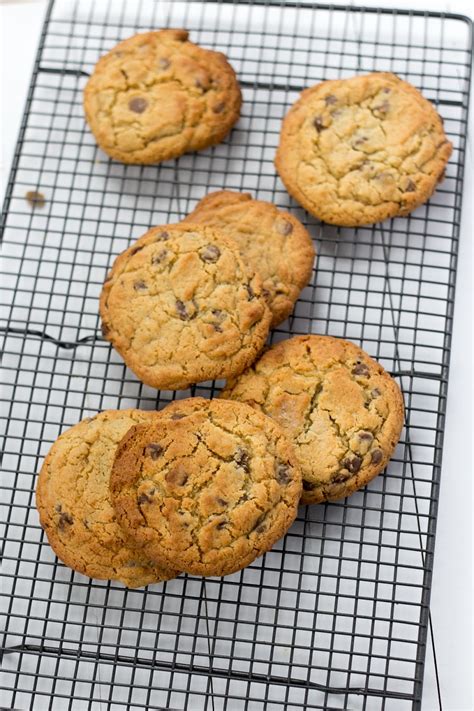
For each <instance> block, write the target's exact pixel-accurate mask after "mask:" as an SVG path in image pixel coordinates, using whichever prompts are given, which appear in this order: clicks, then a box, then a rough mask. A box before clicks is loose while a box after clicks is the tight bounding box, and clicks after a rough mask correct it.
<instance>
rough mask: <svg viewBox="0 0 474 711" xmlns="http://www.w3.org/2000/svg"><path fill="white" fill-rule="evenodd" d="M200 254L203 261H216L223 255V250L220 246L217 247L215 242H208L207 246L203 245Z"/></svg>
mask: <svg viewBox="0 0 474 711" xmlns="http://www.w3.org/2000/svg"><path fill="white" fill-rule="evenodd" d="M199 256H200V257H201V259H202V261H203V262H210V263H212V264H213V263H215V262H217V260H218V259H219V257H220V256H221V250H220V249H219V247H216V245H215V244H208V245H207V246H206V247H203V248H202V249H201V250H200V252H199Z"/></svg>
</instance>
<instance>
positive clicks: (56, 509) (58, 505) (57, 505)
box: [54, 504, 63, 513]
mask: <svg viewBox="0 0 474 711" xmlns="http://www.w3.org/2000/svg"><path fill="white" fill-rule="evenodd" d="M62 508H63V507H62V506H61V504H56V506H55V507H54V510H55V511H57V512H58V513H61V509H62Z"/></svg>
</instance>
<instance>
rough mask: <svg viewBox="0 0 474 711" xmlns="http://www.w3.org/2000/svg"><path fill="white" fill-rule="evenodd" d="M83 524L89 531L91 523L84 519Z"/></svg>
mask: <svg viewBox="0 0 474 711" xmlns="http://www.w3.org/2000/svg"><path fill="white" fill-rule="evenodd" d="M82 523H83V524H84V528H87V530H88V531H89V530H90V529H89V521H88V520H87V519H86V518H83V519H82Z"/></svg>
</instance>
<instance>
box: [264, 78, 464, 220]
mask: <svg viewBox="0 0 474 711" xmlns="http://www.w3.org/2000/svg"><path fill="white" fill-rule="evenodd" d="M451 152H452V145H451V143H450V142H449V141H448V140H447V138H446V135H445V132H444V129H443V122H442V119H441V117H440V116H439V114H438V113H437V111H436V109H435V108H434V106H433V105H432V104H431V103H430V102H429V101H427V100H426V99H425V98H424V97H423V96H422V95H421V94H420V92H419V91H418V90H417V89H415V87H414V86H412V85H411V84H408V83H407V82H405V81H402V80H401V79H399V78H398V77H397V76H395V75H394V74H390V73H385V72H376V73H373V74H367V75H363V76H356V77H353V78H350V79H340V80H334V81H326V82H323V83H321V84H317V85H316V86H314V87H311V88H310V89H306V90H305V91H303V92H302V94H301V97H300V99H299V100H298V101H297V102H296V103H295V104H294V105H293V106H292V108H291V109H290V111H289V112H288V114H287V115H286V117H285V119H284V121H283V125H282V129H281V135H280V145H279V147H278V151H277V154H276V158H275V165H276V168H277V171H278V173H279V174H280V177H281V179H282V181H283V182H284V184H285V187H286V188H287V190H288V192H289V193H290V194H291V195H292V196H293V197H294V198H295V200H297V201H298V202H299V203H300V204H301V205H303V207H304V208H305V209H306V210H308V212H310V213H311V214H312V215H314V216H315V217H318V218H319V219H320V220H322V221H323V222H328V223H331V224H334V225H343V226H344V225H345V226H357V225H365V224H372V223H374V222H380V221H381V220H385V219H387V218H389V217H394V216H396V215H408V214H409V213H410V212H411V211H412V210H414V209H415V208H416V207H418V206H419V205H421V204H422V203H424V202H425V201H426V200H428V198H429V197H430V196H431V195H432V194H433V192H434V190H435V188H436V185H437V183H438V182H439V181H440V180H442V178H443V177H444V169H445V166H446V163H447V161H448V159H449V156H450V155H451Z"/></svg>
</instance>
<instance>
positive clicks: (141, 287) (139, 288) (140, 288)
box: [133, 279, 148, 291]
mask: <svg viewBox="0 0 474 711" xmlns="http://www.w3.org/2000/svg"><path fill="white" fill-rule="evenodd" d="M133 288H134V289H135V291H145V290H146V289H148V287H147V285H146V284H145V282H144V281H143V280H142V279H140V281H136V282H135V284H134V285H133Z"/></svg>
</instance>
